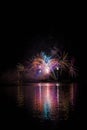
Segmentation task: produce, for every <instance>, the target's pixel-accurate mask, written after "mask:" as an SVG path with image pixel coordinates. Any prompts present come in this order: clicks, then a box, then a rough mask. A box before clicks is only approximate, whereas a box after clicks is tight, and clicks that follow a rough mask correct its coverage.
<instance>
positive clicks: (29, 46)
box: [0, 19, 87, 76]
mask: <svg viewBox="0 0 87 130" xmlns="http://www.w3.org/2000/svg"><path fill="white" fill-rule="evenodd" d="M63 20H65V21H62V22H61V21H60V22H58V21H56V20H55V19H54V20H53V21H51V20H50V19H48V20H43V19H42V20H40V21H39V20H37V19H36V21H35V20H33V22H32V21H31V22H26V21H25V22H24V23H20V22H17V21H16V23H15V21H14V22H11V23H6V24H4V26H3V29H2V30H1V41H0V70H1V71H2V72H3V70H6V69H10V68H12V67H14V66H15V65H16V64H17V63H18V62H23V61H24V60H25V59H27V58H28V57H32V53H33V55H34V53H35V54H36V53H37V52H39V51H40V50H47V49H48V48H50V47H53V46H54V45H56V46H60V47H64V48H65V49H66V50H67V51H68V52H69V53H70V54H71V55H72V56H74V57H75V58H76V60H77V64H78V66H79V68H80V73H81V75H83V74H84V75H85V73H86V71H87V69H86V65H87V64H86V59H87V58H86V54H87V52H86V51H87V50H86V34H85V30H84V28H85V26H84V25H82V24H81V23H79V20H75V19H74V20H73V19H69V20H68V22H67V21H66V19H63ZM85 76H86V75H85Z"/></svg>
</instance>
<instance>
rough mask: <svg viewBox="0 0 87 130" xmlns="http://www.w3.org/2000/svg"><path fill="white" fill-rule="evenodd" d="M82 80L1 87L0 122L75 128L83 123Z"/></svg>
mask: <svg viewBox="0 0 87 130" xmlns="http://www.w3.org/2000/svg"><path fill="white" fill-rule="evenodd" d="M79 88H81V85H79V84H78V83H71V84H62V83H60V84H59V83H29V84H27V85H23V83H22V82H21V81H19V82H18V84H17V85H16V86H11V85H10V86H1V87H0V124H1V125H2V128H3V129H4V127H6V128H7V129H13V128H15V129H22V128H24V129H25V130H26V129H33V128H34V129H40V130H46V129H48V130H50V129H51V130H55V129H62V128H63V129H72V128H73V129H74V128H78V127H79V126H80V123H81V109H80V107H81V103H80V96H81V95H80V89H79Z"/></svg>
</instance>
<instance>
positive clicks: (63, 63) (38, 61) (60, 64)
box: [28, 49, 76, 80]
mask: <svg viewBox="0 0 87 130" xmlns="http://www.w3.org/2000/svg"><path fill="white" fill-rule="evenodd" d="M51 53H52V54H51V55H47V54H46V53H45V52H41V53H39V54H37V55H36V56H35V57H34V58H32V60H31V62H30V63H29V67H28V72H29V75H30V77H31V78H33V79H38V80H41V79H42V80H43V79H48V78H49V77H52V78H53V79H55V80H57V79H58V73H59V72H60V73H61V74H62V73H63V71H66V72H68V73H70V75H71V76H72V77H73V76H76V69H75V67H74V64H73V63H72V62H71V60H69V58H68V53H65V52H63V53H62V52H61V51H59V50H58V51H57V49H55V50H54V51H53V50H52V51H51Z"/></svg>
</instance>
